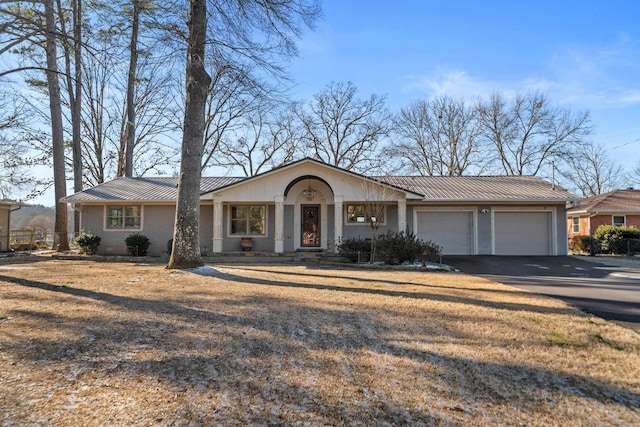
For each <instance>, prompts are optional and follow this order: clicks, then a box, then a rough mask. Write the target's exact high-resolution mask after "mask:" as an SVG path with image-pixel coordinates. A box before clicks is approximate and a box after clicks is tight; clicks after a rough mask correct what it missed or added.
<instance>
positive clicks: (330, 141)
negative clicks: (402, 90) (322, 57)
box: [294, 82, 392, 171]
mask: <svg viewBox="0 0 640 427" xmlns="http://www.w3.org/2000/svg"><path fill="white" fill-rule="evenodd" d="M357 92H358V90H357V88H356V87H355V86H354V84H353V83H351V82H347V83H336V82H332V83H330V84H329V85H328V86H327V87H326V88H325V89H324V90H323V91H321V92H319V93H317V94H316V95H315V96H314V98H313V100H312V101H310V102H308V103H298V104H296V105H295V108H294V112H295V114H296V115H297V116H298V118H299V120H300V121H301V123H302V125H303V127H304V130H305V140H306V144H307V146H308V149H309V150H310V151H311V153H312V155H313V156H314V157H315V158H317V159H319V160H322V161H324V162H326V163H328V164H331V165H334V166H339V167H341V168H344V169H346V170H355V171H364V170H367V169H369V168H371V167H372V166H377V165H378V164H379V163H380V158H379V156H378V154H379V153H378V143H379V142H380V140H381V139H382V138H384V137H386V136H387V135H388V134H389V132H390V131H391V127H392V121H391V116H390V114H389V112H388V111H387V109H386V108H385V97H384V96H379V95H371V96H370V97H369V98H368V99H366V100H361V99H359V98H357Z"/></svg>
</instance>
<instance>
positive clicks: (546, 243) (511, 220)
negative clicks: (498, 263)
mask: <svg viewBox="0 0 640 427" xmlns="http://www.w3.org/2000/svg"><path fill="white" fill-rule="evenodd" d="M479 211H480V209H478V210H475V209H465V210H462V209H452V210H419V209H417V210H416V211H415V212H414V226H415V230H416V235H417V237H418V238H420V239H423V240H425V241H427V240H428V241H431V242H433V243H435V244H437V245H439V246H441V247H442V253H443V255H477V254H486V255H554V252H555V250H554V247H553V245H552V241H553V237H554V236H553V233H552V230H553V226H554V225H553V222H554V221H553V216H552V212H551V211H550V210H502V211H501V210H494V211H492V212H491V215H490V216H486V217H485V214H484V213H479ZM485 212H487V213H488V210H485ZM478 216H481V219H479V218H478ZM481 220H482V221H486V222H485V223H482V224H481V225H480V226H479V225H478V223H479V222H481ZM489 222H490V223H489ZM479 229H480V231H478V230H479ZM483 240H484V242H483ZM478 241H480V243H478ZM489 242H491V244H489Z"/></svg>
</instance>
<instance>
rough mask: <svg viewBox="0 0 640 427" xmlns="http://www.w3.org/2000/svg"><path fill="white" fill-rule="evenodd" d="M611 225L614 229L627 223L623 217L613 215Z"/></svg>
mask: <svg viewBox="0 0 640 427" xmlns="http://www.w3.org/2000/svg"><path fill="white" fill-rule="evenodd" d="M611 223H612V224H613V225H615V226H616V227H624V226H625V225H626V223H627V222H626V218H625V216H624V215H613V217H612V218H611Z"/></svg>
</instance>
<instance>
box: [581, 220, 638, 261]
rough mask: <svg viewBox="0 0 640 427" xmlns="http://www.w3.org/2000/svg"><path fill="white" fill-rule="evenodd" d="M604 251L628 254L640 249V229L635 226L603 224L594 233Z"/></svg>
mask: <svg viewBox="0 0 640 427" xmlns="http://www.w3.org/2000/svg"><path fill="white" fill-rule="evenodd" d="M593 237H594V239H595V240H596V242H598V244H599V245H600V247H601V248H602V252H604V253H613V254H626V253H634V252H639V251H640V240H639V239H640V230H638V229H637V228H635V227H626V226H624V227H620V226H616V225H601V226H600V227H598V228H597V230H596V232H595V233H593Z"/></svg>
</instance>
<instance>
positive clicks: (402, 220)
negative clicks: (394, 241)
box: [398, 198, 407, 232]
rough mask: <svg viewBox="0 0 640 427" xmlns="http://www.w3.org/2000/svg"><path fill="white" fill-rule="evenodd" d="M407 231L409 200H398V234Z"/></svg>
mask: <svg viewBox="0 0 640 427" xmlns="http://www.w3.org/2000/svg"><path fill="white" fill-rule="evenodd" d="M401 231H407V199H404V198H403V199H399V200H398V232H401Z"/></svg>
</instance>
